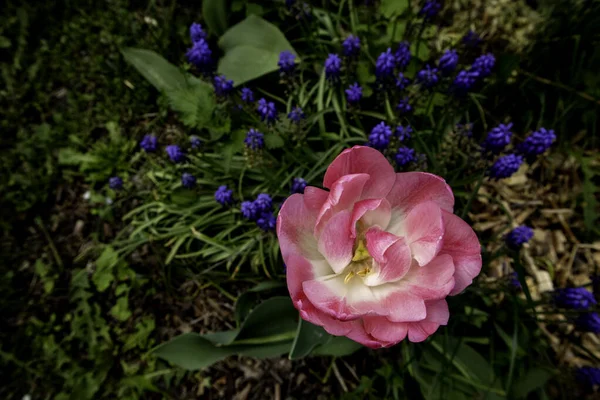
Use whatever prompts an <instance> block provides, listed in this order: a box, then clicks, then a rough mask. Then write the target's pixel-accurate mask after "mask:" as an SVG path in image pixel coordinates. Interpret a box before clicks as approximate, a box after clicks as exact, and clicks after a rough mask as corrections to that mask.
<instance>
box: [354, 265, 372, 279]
mask: <svg viewBox="0 0 600 400" xmlns="http://www.w3.org/2000/svg"><path fill="white" fill-rule="evenodd" d="M370 273H371V268H369V267H367V268H365V269H363V270H360V271H358V272H357V273H356V275H358V276H360V277H361V278H364V277H365V276H367V275H369V274H370Z"/></svg>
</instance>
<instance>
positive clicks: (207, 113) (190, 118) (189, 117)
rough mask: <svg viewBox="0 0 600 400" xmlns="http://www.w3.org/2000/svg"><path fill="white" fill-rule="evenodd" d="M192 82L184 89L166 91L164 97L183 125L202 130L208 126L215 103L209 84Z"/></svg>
mask: <svg viewBox="0 0 600 400" xmlns="http://www.w3.org/2000/svg"><path fill="white" fill-rule="evenodd" d="M192 82H193V83H192ZM192 82H190V84H189V85H187V86H185V87H182V88H178V89H174V90H168V91H167V92H166V95H167V97H168V99H169V104H170V106H171V107H172V108H173V110H175V111H177V112H179V113H180V118H181V122H183V124H184V125H186V126H189V127H191V128H196V129H202V128H205V127H207V126H208V125H210V123H211V120H212V116H213V113H214V111H215V107H216V101H215V98H214V95H213V89H212V87H211V86H210V85H209V84H207V83H206V82H203V81H201V80H199V79H194V80H193V81H192Z"/></svg>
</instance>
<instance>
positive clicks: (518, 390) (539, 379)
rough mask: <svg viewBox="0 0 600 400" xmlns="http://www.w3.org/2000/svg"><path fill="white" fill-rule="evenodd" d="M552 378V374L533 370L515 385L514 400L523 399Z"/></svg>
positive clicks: (539, 369)
mask: <svg viewBox="0 0 600 400" xmlns="http://www.w3.org/2000/svg"><path fill="white" fill-rule="evenodd" d="M552 376H554V372H552V371H549V370H547V369H543V368H533V369H530V370H529V371H527V373H526V374H525V376H523V377H522V378H521V379H519V380H518V381H517V382H516V383H515V389H514V392H513V394H514V396H515V398H525V397H527V395H528V394H529V393H531V392H533V391H534V390H536V389H539V388H542V387H544V385H545V384H546V382H548V380H549V379H550V378H552Z"/></svg>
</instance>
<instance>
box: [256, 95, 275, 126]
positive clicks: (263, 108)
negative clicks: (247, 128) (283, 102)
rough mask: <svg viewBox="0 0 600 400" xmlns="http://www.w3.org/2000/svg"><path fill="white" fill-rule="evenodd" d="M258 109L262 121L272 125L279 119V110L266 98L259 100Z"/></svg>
mask: <svg viewBox="0 0 600 400" xmlns="http://www.w3.org/2000/svg"><path fill="white" fill-rule="evenodd" d="M257 109H258V115H259V116H260V119H261V120H263V121H266V122H267V123H271V122H274V121H275V120H276V119H277V108H276V107H275V103H273V102H272V101H267V100H266V99H265V98H262V99H260V100H258V107H257Z"/></svg>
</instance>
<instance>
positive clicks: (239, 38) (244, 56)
mask: <svg viewBox="0 0 600 400" xmlns="http://www.w3.org/2000/svg"><path fill="white" fill-rule="evenodd" d="M219 47H220V48H221V49H222V50H223V52H224V53H225V55H224V56H223V58H221V60H220V61H219V67H218V72H219V73H220V74H224V75H225V76H226V77H227V78H229V79H232V80H233V82H234V85H235V86H238V85H242V84H244V83H246V82H248V81H250V80H252V79H256V78H258V77H260V76H263V75H265V74H268V73H270V72H273V71H276V70H277V69H278V66H277V62H278V61H279V53H281V52H282V51H284V50H288V51H291V52H292V53H294V54H296V57H297V56H298V54H297V53H296V51H295V50H294V48H293V47H292V45H291V44H290V43H289V42H288V41H287V39H286V38H285V36H284V35H283V33H281V31H280V30H279V29H278V28H277V27H276V26H275V25H273V24H271V23H269V22H267V21H265V20H264V19H262V18H260V17H257V16H256V15H250V16H248V17H247V18H246V19H245V20H243V21H242V22H240V23H239V24H237V25H235V26H233V27H232V28H230V29H229V30H228V31H227V32H225V34H224V35H223V36H222V37H221V39H220V40H219ZM297 60H298V61H300V59H299V58H298V57H297Z"/></svg>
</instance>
